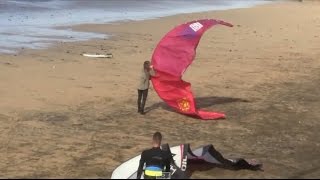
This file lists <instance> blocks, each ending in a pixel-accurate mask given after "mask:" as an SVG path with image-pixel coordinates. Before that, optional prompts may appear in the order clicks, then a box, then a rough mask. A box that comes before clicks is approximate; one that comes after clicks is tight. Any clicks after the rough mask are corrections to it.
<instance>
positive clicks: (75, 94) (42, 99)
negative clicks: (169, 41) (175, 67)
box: [0, 2, 320, 178]
mask: <svg viewBox="0 0 320 180" xmlns="http://www.w3.org/2000/svg"><path fill="white" fill-rule="evenodd" d="M302 14H303V15H302ZM319 15H320V6H318V5H314V4H309V3H291V2H288V3H287V2H285V3H280V4H276V5H263V6H257V7H253V8H246V9H237V10H227V11H221V12H206V13H192V14H187V15H185V14H184V15H176V16H171V17H164V18H160V19H152V20H145V21H134V22H128V23H116V24H96V25H81V26H78V27H73V28H74V29H78V28H79V29H82V30H85V31H96V32H104V33H112V34H113V35H114V36H113V37H111V38H110V39H105V40H104V39H99V40H90V41H83V42H76V43H58V44H57V45H55V46H54V47H51V48H50V49H45V50H29V49H25V50H23V51H22V52H20V53H19V54H17V55H16V56H14V55H0V57H1V60H0V81H1V83H0V94H1V101H0V122H1V123H0V124H1V125H0V134H1V137H2V138H1V140H0V145H1V147H2V148H3V149H2V150H3V151H1V152H0V160H1V161H0V174H1V175H2V176H6V177H8V178H19V177H20V178H30V177H33V178H39V177H40V178H52V177H56V178H83V177H90V178H92V177H96V178H101V177H103V178H110V176H111V173H112V171H113V170H114V169H115V168H116V167H117V166H118V165H119V164H121V163H123V162H124V161H126V160H127V159H129V158H131V157H134V156H136V155H137V154H139V153H141V151H142V150H143V149H145V148H146V147H149V145H150V143H149V142H150V138H149V137H150V136H151V135H152V134H153V133H154V131H160V132H162V133H163V135H164V143H169V144H170V145H178V144H181V143H190V144H191V146H192V147H196V146H200V145H204V144H213V145H214V146H215V148H217V150H218V151H221V152H222V153H223V154H224V155H225V156H226V157H240V156H241V157H244V158H246V159H251V158H252V159H257V160H259V161H261V162H262V163H263V164H264V167H265V168H264V172H252V171H230V170H225V169H221V168H213V169H208V170H205V171H196V172H194V174H193V176H192V178H212V177H214V178H288V177H302V178H314V177H319V175H320V171H319V170H317V169H315V168H314V167H316V166H317V165H318V164H319V160H318V159H315V158H314V157H318V156H320V154H319V152H318V151H314V149H318V148H319V147H320V142H319V140H318V137H319V136H320V134H319V131H318V129H319V127H320V124H319V122H318V119H319V118H320V113H319V111H318V107H319V102H320V97H319V92H318V89H317V88H316V87H318V86H319V85H320V81H319V75H318V74H319V70H320V61H319V60H320V59H319V57H320V53H319V52H320V51H319V50H320V49H319V47H320V44H319V39H320V35H319V31H320V16H319ZM205 17H215V18H217V19H222V20H225V21H229V22H230V23H233V24H234V27H233V28H223V27H213V28H212V29H210V30H209V31H208V32H206V34H204V36H203V37H202V39H201V41H200V43H199V46H198V48H197V56H196V60H195V61H194V62H193V64H192V66H190V67H189V69H188V70H187V72H186V73H185V75H184V77H183V79H184V80H186V81H188V82H191V83H192V90H193V92H194V95H195V97H196V101H197V105H198V106H199V107H200V108H201V109H205V110H213V111H220V112H225V113H226V115H227V119H226V120H222V121H200V120H198V119H193V118H190V117H187V116H183V115H180V114H178V113H175V112H172V111H170V110H168V107H167V106H166V105H165V104H164V103H163V102H162V101H161V100H160V99H159V97H158V96H157V95H156V92H155V91H154V90H153V88H152V86H151V88H150V91H149V93H150V95H149V96H148V100H147V104H146V110H148V113H147V114H146V115H145V116H141V115H140V114H137V113H136V93H137V92H136V85H137V82H138V77H137V73H138V72H140V69H141V64H142V63H143V61H144V60H146V59H149V58H150V57H151V55H152V52H153V48H155V46H156V44H157V43H158V42H159V40H160V39H161V38H162V37H163V36H164V34H165V33H167V32H168V31H169V30H170V29H171V28H172V27H173V26H176V25H178V24H180V23H181V22H184V21H187V20H190V19H192V20H194V19H199V18H205ZM84 51H86V52H100V53H103V52H106V53H107V52H108V53H112V54H113V55H114V56H113V58H111V59H90V58H85V57H83V56H81V55H80V54H81V53H82V52H84ZM239 142H240V143H239ZM235 145H236V146H235ZM279 149H281V151H279Z"/></svg>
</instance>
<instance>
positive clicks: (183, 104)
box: [178, 98, 190, 112]
mask: <svg viewBox="0 0 320 180" xmlns="http://www.w3.org/2000/svg"><path fill="white" fill-rule="evenodd" d="M178 105H179V108H180V110H181V111H184V112H186V111H189V109H190V102H189V101H188V99H187V98H183V99H180V100H178Z"/></svg>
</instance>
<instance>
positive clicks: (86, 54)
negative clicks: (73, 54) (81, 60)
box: [82, 53, 113, 58]
mask: <svg viewBox="0 0 320 180" xmlns="http://www.w3.org/2000/svg"><path fill="white" fill-rule="evenodd" d="M82 56H85V57H92V58H112V57H113V55H112V54H111V53H107V54H89V53H83V54H82Z"/></svg>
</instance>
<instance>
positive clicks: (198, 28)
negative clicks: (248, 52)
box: [151, 19, 233, 120]
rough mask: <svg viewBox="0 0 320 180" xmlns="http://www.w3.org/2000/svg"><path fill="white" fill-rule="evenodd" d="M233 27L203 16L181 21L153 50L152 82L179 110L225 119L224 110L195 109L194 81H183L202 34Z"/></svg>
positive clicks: (208, 117)
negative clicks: (211, 29) (211, 30)
mask: <svg viewBox="0 0 320 180" xmlns="http://www.w3.org/2000/svg"><path fill="white" fill-rule="evenodd" d="M219 24H220V25H225V26H229V27H232V26H233V25H232V24H229V23H227V22H224V21H220V20H215V19H202V20H198V21H191V22H188V23H185V24H181V25H179V26H177V27H175V28H174V29H172V30H171V31H170V32H168V33H167V34H166V35H165V36H164V37H163V38H162V40H161V41H160V42H159V44H158V45H157V47H156V49H155V50H154V52H153V56H152V61H151V64H152V65H153V67H154V69H155V70H156V76H154V77H152V79H151V81H152V84H153V87H154V89H155V91H156V92H157V93H158V95H159V97H160V98H161V99H162V100H163V101H165V102H166V103H167V104H168V105H169V106H170V107H172V108H174V109H175V110H177V111H178V112H180V113H183V114H186V115H191V116H194V117H197V118H200V119H204V120H209V119H220V118H225V115H224V114H223V113H218V112H206V111H203V110H198V109H197V108H196V104H195V100H194V97H193V94H192V91H191V84H190V83H188V82H185V81H183V80H182V76H183V74H184V72H185V71H186V69H187V68H188V66H189V65H190V64H191V63H192V61H193V60H194V57H195V55H196V48H197V46H198V44H199V41H200V39H201V37H202V35H203V34H204V33H205V32H206V31H207V30H208V29H209V28H211V27H212V26H214V25H219Z"/></svg>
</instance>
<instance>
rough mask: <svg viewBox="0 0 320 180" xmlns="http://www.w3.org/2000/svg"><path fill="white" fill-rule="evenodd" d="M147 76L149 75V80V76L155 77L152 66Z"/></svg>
mask: <svg viewBox="0 0 320 180" xmlns="http://www.w3.org/2000/svg"><path fill="white" fill-rule="evenodd" d="M149 74H150V78H151V76H155V75H156V72H155V71H154V69H153V66H152V65H151V66H150V70H149Z"/></svg>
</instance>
